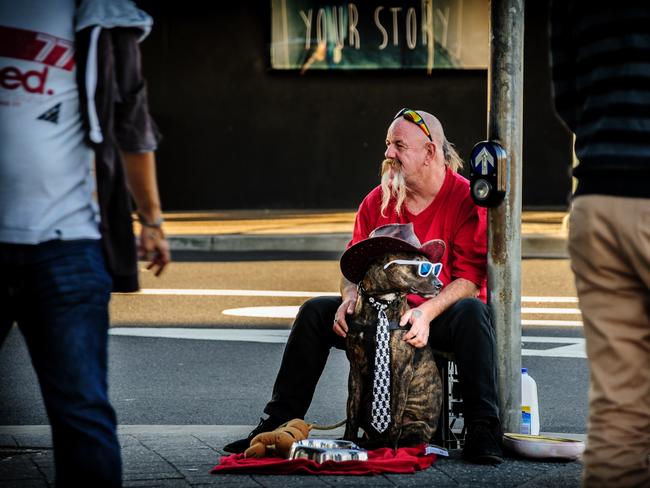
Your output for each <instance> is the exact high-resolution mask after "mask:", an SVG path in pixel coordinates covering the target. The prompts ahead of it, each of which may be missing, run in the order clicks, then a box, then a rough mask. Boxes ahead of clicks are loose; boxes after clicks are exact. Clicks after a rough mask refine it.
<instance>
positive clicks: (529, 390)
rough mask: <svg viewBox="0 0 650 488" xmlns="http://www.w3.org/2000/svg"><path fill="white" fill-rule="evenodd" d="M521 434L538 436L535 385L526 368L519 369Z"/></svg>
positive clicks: (537, 409) (537, 406) (537, 408)
mask: <svg viewBox="0 0 650 488" xmlns="http://www.w3.org/2000/svg"><path fill="white" fill-rule="evenodd" d="M521 433H522V434H529V435H539V405H538V403H537V383H535V380H534V379H533V378H531V377H530V375H529V374H528V370H527V369H526V368H521Z"/></svg>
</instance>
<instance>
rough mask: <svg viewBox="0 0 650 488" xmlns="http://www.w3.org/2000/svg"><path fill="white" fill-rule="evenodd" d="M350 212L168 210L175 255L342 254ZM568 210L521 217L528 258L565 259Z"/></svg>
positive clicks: (349, 230) (167, 227)
mask: <svg viewBox="0 0 650 488" xmlns="http://www.w3.org/2000/svg"><path fill="white" fill-rule="evenodd" d="M354 214H355V212H354V211H351V210H323V211H311V210H231V211H221V212H219V211H215V212H167V213H165V216H164V217H165V230H166V232H167V234H168V236H169V239H170V243H171V247H172V250H175V251H213V252H214V251H217V252H218V251H223V252H240V251H248V252H252V251H257V252H297V251H302V252H305V251H307V252H335V253H336V252H342V251H343V249H345V245H346V243H347V242H348V241H349V239H350V236H351V234H352V227H353V224H354ZM565 217H566V213H565V212H540V211H534V212H533V211H527V212H523V214H522V222H521V247H522V256H523V257H525V258H566V257H568V255H567V250H566V235H567V232H566V225H565V220H566V219H565Z"/></svg>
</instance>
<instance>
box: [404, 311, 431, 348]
mask: <svg viewBox="0 0 650 488" xmlns="http://www.w3.org/2000/svg"><path fill="white" fill-rule="evenodd" d="M409 322H410V323H411V329H410V330H409V331H408V332H406V334H404V340H405V341H406V342H408V343H409V344H410V345H412V346H413V347H418V348H420V347H424V346H426V345H427V343H428V342H429V324H430V323H431V319H430V318H429V317H428V316H427V314H425V313H423V312H422V310H420V309H419V308H411V309H409V310H407V311H406V312H405V313H404V315H402V318H401V319H400V321H399V325H400V327H404V326H405V325H406V324H407V323H409Z"/></svg>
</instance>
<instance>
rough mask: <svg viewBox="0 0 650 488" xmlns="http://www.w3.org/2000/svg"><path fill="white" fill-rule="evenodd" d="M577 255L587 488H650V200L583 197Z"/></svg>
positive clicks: (575, 213)
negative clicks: (585, 367)
mask: <svg viewBox="0 0 650 488" xmlns="http://www.w3.org/2000/svg"><path fill="white" fill-rule="evenodd" d="M570 218H571V220H570V227H569V228H570V231H569V253H570V255H571V267H572V269H573V272H574V273H575V280H576V288H577V290H578V298H579V302H580V309H581V311H582V318H583V322H584V333H585V338H586V344H587V356H588V357H589V368H590V389H589V425H588V438H587V449H586V451H585V455H584V463H585V465H584V472H583V486H585V487H589V488H591V487H617V488H618V487H631V486H634V487H636V486H639V487H640V486H644V487H650V469H649V459H648V456H649V454H650V199H641V198H620V197H610V196H600V195H588V196H581V197H578V198H576V199H575V201H574V202H573V205H572V209H571V217H570Z"/></svg>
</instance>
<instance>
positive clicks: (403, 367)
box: [344, 252, 442, 449]
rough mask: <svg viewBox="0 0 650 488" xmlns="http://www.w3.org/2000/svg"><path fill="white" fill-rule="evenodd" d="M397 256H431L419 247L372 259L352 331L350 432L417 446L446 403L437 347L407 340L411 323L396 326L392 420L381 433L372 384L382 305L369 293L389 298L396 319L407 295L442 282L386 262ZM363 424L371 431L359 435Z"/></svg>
mask: <svg viewBox="0 0 650 488" xmlns="http://www.w3.org/2000/svg"><path fill="white" fill-rule="evenodd" d="M394 259H419V260H426V258H425V257H424V256H421V255H419V254H414V253H404V252H400V253H388V254H385V255H384V256H383V257H382V258H380V259H378V260H376V261H375V262H373V264H371V266H370V267H369V269H368V270H367V271H366V274H365V276H364V278H363V280H362V282H361V285H362V287H363V289H364V290H365V293H363V292H362V293H360V294H359V298H358V300H357V303H356V307H355V311H354V314H353V315H352V317H351V318H350V321H351V322H354V323H356V324H357V325H360V326H361V328H360V330H359V328H358V327H350V328H349V331H348V333H347V337H346V354H347V357H348V359H349V361H350V375H349V379H348V402H347V421H346V426H345V434H344V438H345V439H347V440H351V441H354V442H357V443H358V444H359V445H361V446H363V447H366V448H369V449H373V448H376V447H382V446H384V447H392V448H397V447H398V446H412V445H417V444H422V443H428V442H430V440H431V437H432V436H433V434H434V433H435V431H436V429H437V426H438V417H439V415H440V409H441V405H442V382H441V380H440V374H439V372H438V368H437V366H436V363H435V360H434V358H433V353H432V351H431V348H430V347H428V346H425V347H423V348H416V347H413V346H411V345H410V344H408V343H407V342H405V341H404V340H403V338H404V335H405V334H406V332H407V331H408V324H407V325H406V326H405V327H400V328H399V329H398V330H391V331H390V343H389V348H390V371H391V422H390V425H389V426H388V428H387V429H386V430H385V431H384V432H383V433H379V432H377V431H376V430H375V428H374V427H372V426H371V424H370V422H371V420H372V389H373V375H374V361H375V331H376V324H377V322H378V319H377V310H376V309H375V308H374V307H373V306H372V305H371V304H370V302H369V300H368V299H369V297H370V296H372V297H374V298H375V299H379V300H384V301H387V298H393V297H394V299H393V300H392V302H391V303H390V304H389V305H388V308H387V309H386V315H387V317H388V320H389V321H390V322H393V321H396V322H398V323H399V320H400V318H401V316H402V314H403V313H404V312H405V311H406V310H407V309H408V305H407V302H406V295H407V294H408V293H416V294H418V295H423V296H434V295H437V294H438V292H439V291H440V288H441V287H442V283H441V282H440V281H439V280H438V279H437V278H436V277H435V276H433V274H431V275H429V276H428V277H426V278H423V277H421V276H419V275H418V273H417V267H416V266H413V265H401V264H393V265H391V266H389V267H388V269H386V270H384V265H385V264H386V263H388V262H390V261H392V260H394ZM359 428H361V429H363V431H364V432H365V436H364V437H363V438H359V436H358V432H359Z"/></svg>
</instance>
